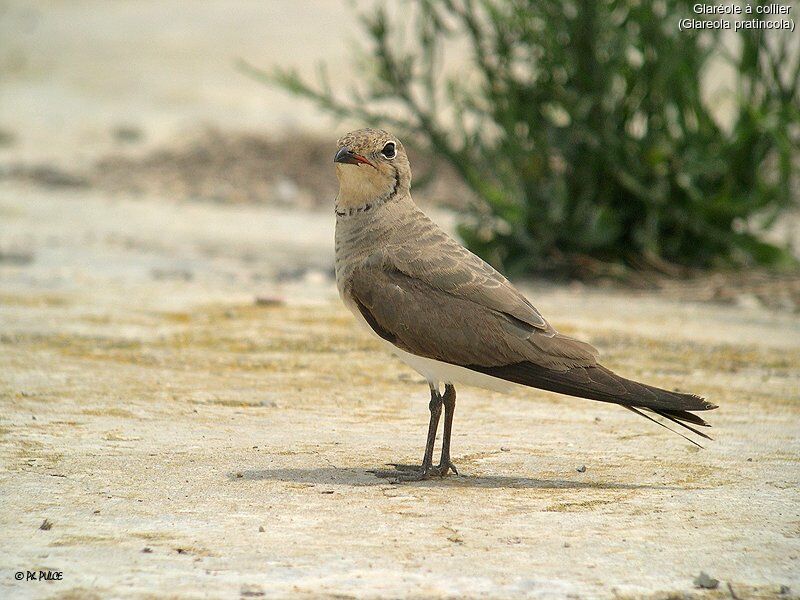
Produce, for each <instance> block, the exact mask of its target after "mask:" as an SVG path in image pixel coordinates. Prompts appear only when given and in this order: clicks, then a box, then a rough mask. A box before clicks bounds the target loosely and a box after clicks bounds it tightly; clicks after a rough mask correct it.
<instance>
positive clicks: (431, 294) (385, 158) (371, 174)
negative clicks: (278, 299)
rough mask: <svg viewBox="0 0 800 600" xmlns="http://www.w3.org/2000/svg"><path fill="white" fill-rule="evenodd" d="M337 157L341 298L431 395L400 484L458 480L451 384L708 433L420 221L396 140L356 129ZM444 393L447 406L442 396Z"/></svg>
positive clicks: (684, 405)
mask: <svg viewBox="0 0 800 600" xmlns="http://www.w3.org/2000/svg"><path fill="white" fill-rule="evenodd" d="M339 147H340V149H339V151H338V152H337V155H336V158H335V162H336V167H337V176H338V178H339V183H340V190H339V195H338V196H337V206H336V213H337V224H336V279H337V283H338V286H339V291H340V294H341V296H342V299H343V300H344V302H345V304H346V305H347V306H348V308H350V310H351V311H353V313H354V314H355V315H356V316H357V317H359V319H360V320H361V321H362V322H363V323H365V324H366V325H367V326H368V327H369V328H370V330H371V331H372V332H373V333H374V334H376V335H377V336H378V337H380V338H381V339H382V340H384V341H385V342H386V343H387V344H388V345H389V348H390V349H391V350H392V351H394V352H395V353H396V354H398V355H399V356H400V358H401V359H403V360H405V361H406V362H407V363H408V364H410V365H411V366H412V367H413V368H415V369H416V370H418V371H419V372H420V373H421V374H422V375H423V376H424V377H425V378H426V379H427V380H428V382H429V384H430V387H431V424H430V428H429V435H428V441H429V443H428V447H426V453H425V458H424V459H423V465H422V466H421V467H420V468H418V469H416V470H413V471H406V472H403V473H401V478H413V479H416V478H420V477H427V476H428V475H430V474H431V473H438V474H446V473H447V471H448V470H449V469H453V470H455V468H454V467H453V466H452V463H451V462H450V457H449V437H450V436H449V427H450V426H452V412H453V410H454V408H455V388H454V387H453V384H454V383H455V382H456V381H459V382H460V381H463V382H466V383H470V384H476V385H481V386H484V387H490V388H494V389H504V388H505V387H507V386H508V383H509V382H511V383H516V384H521V385H526V386H530V387H536V388H540V389H544V390H550V391H554V392H559V393H562V394H568V395H571V396H578V397H582V398H589V399H593V400H600V401H603V402H611V403H615V404H620V405H622V406H624V407H626V408H628V409H630V410H632V411H634V412H636V413H637V414H640V415H642V416H645V417H647V418H650V417H648V416H647V415H645V414H644V413H642V412H641V411H642V410H648V411H651V412H653V413H655V414H659V415H661V416H663V417H665V418H667V419H669V420H671V421H673V422H675V423H678V424H680V425H682V426H683V427H686V428H687V429H689V430H691V431H692V432H694V433H696V434H698V435H700V436H702V437H707V436H706V435H705V434H703V433H701V432H699V431H698V430H697V429H695V428H693V427H691V426H690V425H688V423H691V424H693V425H699V426H708V424H707V423H706V422H705V421H704V420H703V419H702V418H700V417H699V416H697V415H695V414H692V412H689V411H703V410H709V409H713V408H716V406H715V405H713V404H711V403H709V402H707V401H705V400H704V399H703V398H701V397H699V396H695V395H692V394H683V393H679V392H670V391H668V390H663V389H660V388H656V387H652V386H649V385H646V384H642V383H638V382H635V381H631V380H629V379H625V378H623V377H620V376H619V375H616V374H615V373H613V372H612V371H610V370H608V369H606V368H605V367H603V366H602V365H600V364H598V362H597V357H598V352H597V350H595V349H594V348H593V347H592V346H590V345H589V344H586V343H584V342H581V341H579V340H575V339H573V338H570V337H568V336H565V335H562V334H560V333H558V332H557V331H556V330H555V329H554V328H553V327H552V326H551V325H550V324H549V323H548V322H547V321H546V320H545V319H544V317H542V315H541V314H540V313H539V311H538V310H536V308H535V307H534V306H533V305H532V304H531V303H530V302H529V301H528V300H527V298H525V297H524V296H523V295H522V294H521V293H520V292H519V291H518V290H517V289H516V288H515V287H514V286H513V285H512V284H511V283H510V282H509V281H508V280H507V279H506V278H505V277H504V276H503V275H501V274H500V273H498V272H497V271H496V270H495V269H494V268H492V267H491V266H490V265H488V264H487V263H485V262H484V261H483V260H481V259H480V258H478V257H477V256H475V255H474V254H472V253H471V252H469V251H468V250H467V249H465V248H464V247H462V246H461V245H460V244H458V243H457V242H456V241H455V240H453V239H452V238H450V237H449V236H448V235H447V234H445V233H444V232H443V231H442V230H441V229H440V228H439V227H438V226H437V225H436V224H435V223H433V221H431V220H430V219H429V218H428V217H427V216H426V215H425V214H423V213H422V211H420V210H419V208H417V206H416V205H415V204H414V202H413V200H412V199H411V195H410V186H411V170H410V167H409V164H408V159H407V157H406V154H405V151H404V149H403V146H402V144H401V143H400V142H399V141H398V140H397V139H396V138H395V137H394V136H392V135H391V134H389V133H387V132H385V131H381V130H374V129H364V130H359V131H355V132H352V133H349V134H348V135H347V136H345V137H344V138H342V139H341V140H339ZM442 383H444V384H445V394H444V396H442V395H441V394H440V392H439V386H440V384H442ZM442 404H444V407H445V439H444V440H443V456H442V462H441V463H440V465H439V467H438V468H437V467H433V466H432V464H431V456H432V452H433V440H434V439H435V433H436V426H437V424H438V418H439V414H438V413H439V412H440V411H441V407H442ZM656 422H657V423H659V424H661V423H660V422H658V421H656ZM662 425H663V424H662ZM431 428H432V431H431ZM684 437H685V436H684ZM687 439H689V438H687ZM690 441H692V440H690ZM692 442H693V441H692ZM693 443H695V442H693ZM445 450H446V455H445Z"/></svg>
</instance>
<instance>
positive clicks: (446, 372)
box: [345, 302, 515, 393]
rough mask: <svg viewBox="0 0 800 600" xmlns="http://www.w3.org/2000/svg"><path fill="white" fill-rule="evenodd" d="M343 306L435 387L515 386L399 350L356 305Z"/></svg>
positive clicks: (496, 388)
mask: <svg viewBox="0 0 800 600" xmlns="http://www.w3.org/2000/svg"><path fill="white" fill-rule="evenodd" d="M345 306H347V308H348V309H350V312H352V313H353V316H355V318H356V321H358V322H359V323H360V324H361V326H362V327H364V328H365V329H366V330H367V331H369V332H370V333H371V334H372V335H373V336H374V337H375V338H376V339H378V340H380V342H381V344H382V345H383V346H384V347H385V348H386V349H387V350H389V351H390V352H391V353H392V354H394V355H395V356H397V357H398V358H399V359H400V360H402V361H403V362H404V363H406V364H407V365H408V366H409V367H411V368H412V369H414V370H415V371H416V372H417V373H419V374H420V375H422V376H423V377H424V378H425V379H427V380H428V383H430V384H431V385H433V386H436V388H437V389H438V388H439V384H441V383H452V384H456V383H462V384H464V385H470V386H474V387H479V388H484V389H487V390H493V391H495V392H503V393H510V392H511V391H512V390H513V389H514V387H515V385H514V384H513V383H511V382H510V381H505V380H504V379H498V378H497V377H492V376H491V375H485V374H483V373H478V372H477V371H472V370H471V369H465V368H464V367H459V366H457V365H452V364H450V363H446V362H442V361H440V360H434V359H432V358H424V357H422V356H417V355H416V354H411V353H409V352H406V351H405V350H401V349H400V348H398V347H397V346H395V345H394V344H392V343H391V342H389V341H387V340H385V339H383V338H382V337H381V336H379V335H378V334H377V333H375V331H374V330H373V329H372V327H370V326H369V323H367V321H366V319H364V316H363V315H362V314H361V311H360V310H358V307H356V306H354V305H352V304H351V303H350V302H345Z"/></svg>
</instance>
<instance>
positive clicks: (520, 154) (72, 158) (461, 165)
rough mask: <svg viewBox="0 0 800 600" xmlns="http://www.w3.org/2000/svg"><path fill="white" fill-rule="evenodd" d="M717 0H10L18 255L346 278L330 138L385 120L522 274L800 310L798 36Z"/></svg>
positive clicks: (190, 274) (0, 15)
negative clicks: (740, 26)
mask: <svg viewBox="0 0 800 600" xmlns="http://www.w3.org/2000/svg"><path fill="white" fill-rule="evenodd" d="M691 6H692V4H691V3H687V2H680V1H677V0H664V1H662V2H657V3H642V4H639V3H629V2H609V3H605V4H602V5H597V6H595V5H594V4H593V3H589V4H587V3H581V2H567V3H566V4H564V6H560V5H559V6H558V7H556V6H554V5H551V3H547V2H515V1H509V2H497V3H482V2H449V1H420V2H400V3H391V4H386V3H372V2H348V1H344V0H343V1H341V2H339V1H318V2H316V1H309V2H302V3H295V4H293V5H289V4H287V3H262V2H235V3H231V2H216V1H213V0H211V1H207V2H202V3H196V4H194V5H192V7H191V9H188V8H187V6H186V5H184V4H182V3H156V2H127V1H121V2H115V3H104V2H39V3H35V2H34V3H31V2H14V1H7V2H4V3H3V4H2V7H0V11H2V12H0V36H1V37H2V39H3V42H2V45H1V46H0V69H1V72H0V76H1V77H2V81H3V84H2V87H0V182H1V183H2V185H3V196H4V199H3V201H4V202H5V203H6V208H5V209H4V210H5V212H6V215H5V217H6V218H4V219H3V222H4V224H3V225H2V230H0V231H1V232H2V239H0V252H2V255H0V256H2V258H1V259H0V260H2V261H3V262H2V264H5V265H8V264H11V265H14V264H18V263H20V262H24V263H27V265H26V268H25V269H24V270H21V271H13V272H6V273H5V277H4V279H5V280H6V282H7V283H8V281H9V280H12V279H14V278H22V279H23V280H26V281H28V282H30V278H31V277H32V276H33V275H32V274H33V273H35V272H39V271H41V272H40V274H39V275H38V276H37V277H39V282H40V283H41V282H44V281H46V282H47V285H55V283H54V282H55V281H56V280H59V281H60V284H62V285H65V286H69V285H73V284H74V282H75V281H76V277H78V276H81V277H89V278H90V279H91V278H92V277H94V276H95V275H96V274H95V273H93V269H100V268H101V265H99V264H93V265H90V264H83V265H80V263H81V262H83V261H82V260H77V259H79V258H81V259H85V260H86V261H88V263H92V262H102V263H103V265H102V269H103V270H104V274H103V276H104V277H105V276H107V275H113V276H114V278H117V279H119V278H125V277H143V278H148V277H150V278H153V277H155V278H167V279H169V278H178V279H179V280H184V279H186V280H192V281H195V282H197V281H198V280H203V279H204V277H208V278H211V280H212V281H216V279H215V278H218V277H219V278H221V279H220V281H223V280H226V281H227V280H236V281H238V282H239V283H242V284H243V285H244V286H245V288H247V289H248V293H249V292H251V291H253V285H252V284H253V282H255V287H259V286H262V287H263V282H264V281H266V280H269V281H271V282H275V281H280V282H290V281H296V280H303V279H304V278H305V279H306V280H309V281H314V282H316V283H322V282H324V281H327V282H328V283H330V279H331V276H332V274H331V269H330V264H331V256H330V248H331V236H332V227H333V223H332V219H331V218H330V207H331V204H332V201H333V197H334V195H335V192H336V185H335V178H334V176H333V172H332V169H331V166H330V164H329V163H330V156H331V153H332V151H333V150H335V148H334V145H335V140H336V139H337V137H339V136H340V135H341V134H342V133H343V132H345V131H347V130H348V129H351V128H355V127H360V126H364V125H367V124H369V125H374V126H379V127H384V128H387V129H390V130H393V131H394V132H396V133H398V135H401V136H402V137H403V139H404V140H405V141H406V143H407V145H409V146H410V147H411V151H412V165H414V167H415V169H414V171H415V197H416V198H417V199H418V201H419V202H420V203H421V204H423V205H424V206H425V207H426V208H428V209H433V210H434V211H435V212H436V211H437V210H438V211H439V212H438V213H437V218H438V219H439V220H440V221H441V222H443V224H444V225H445V226H446V227H447V228H448V229H449V230H450V231H452V232H454V233H457V234H458V235H459V236H460V238H461V239H462V240H463V241H464V242H465V243H467V244H468V245H469V247H470V248H471V249H473V250H474V251H476V252H478V253H479V254H480V255H481V256H483V257H484V258H486V259H487V260H488V261H490V262H491V263H493V264H494V265H495V266H497V267H499V268H502V269H503V270H505V271H506V272H509V273H511V274H512V275H513V276H515V277H517V278H519V277H544V278H546V279H548V280H550V281H573V280H575V281H581V282H587V283H591V284H599V285H604V286H609V285H612V286H614V285H621V286H623V287H627V288H633V289H645V290H659V291H663V292H664V293H667V294H677V295H678V296H682V295H687V297H691V298H693V299H711V300H717V301H722V302H728V303H730V302H737V301H739V300H741V298H745V300H743V301H744V302H753V301H755V302H758V303H767V304H768V305H769V306H771V307H783V308H784V309H789V310H790V311H795V310H797V308H798V295H799V294H800V292H798V283H797V256H798V248H800V244H799V243H798V237H799V236H800V234H798V231H799V230H800V228H799V227H798V226H797V223H798V219H797V205H798V201H797V197H798V175H797V174H798V147H799V144H800V142H799V141H798V140H799V139H800V131H798V129H800V125H798V123H800V116H799V111H800V109H799V108H798V106H800V102H799V101H798V85H799V84H798V73H799V72H800V67H798V64H799V63H800V57H799V55H800V52H799V51H798V43H797V36H793V35H792V34H791V32H790V31H774V30H756V31H749V32H744V33H742V32H737V33H735V34H734V33H733V32H725V31H719V30H711V31H708V30H693V31H691V30H687V31H683V32H681V31H679V30H678V22H679V20H680V19H681V18H683V17H686V16H690V17H692V16H693V17H697V15H693V13H692V12H691ZM772 18H773V19H776V18H778V17H772ZM731 22H733V21H731ZM23 198H24V199H23ZM68 198H69V199H73V200H77V201H67V202H65V201H64V200H66V199H68ZM110 201H113V202H114V204H109V202H110ZM17 203H22V204H24V206H25V207H26V209H25V210H26V211H30V212H29V214H30V215H35V216H32V217H31V219H30V220H27V219H26V218H25V217H19V218H20V219H22V220H21V221H19V220H17V221H15V220H14V219H12V218H9V216H10V214H13V213H14V212H15V208H14V205H16V204H17ZM9 204H11V205H12V206H9ZM300 223H302V226H300V227H299V226H298V224H300ZM67 224H69V226H68V227H67ZM53 231H57V232H59V233H60V235H59V236H53V235H52V233H53ZM55 238H58V240H56V239H55ZM48 240H49V241H48ZM109 240H112V241H113V240H116V241H113V243H112V242H110V241H109ZM70 253H74V254H73V255H70ZM51 269H56V271H53V272H51ZM74 269H78V270H80V269H85V270H88V271H86V272H75V271H73V270H74ZM54 272H55V273H57V274H56V275H54V274H53V273H54ZM212 287H214V286H212ZM259 289H260V288H259ZM307 291H308V290H307ZM737 299H738V300H737ZM754 299H755V300H754Z"/></svg>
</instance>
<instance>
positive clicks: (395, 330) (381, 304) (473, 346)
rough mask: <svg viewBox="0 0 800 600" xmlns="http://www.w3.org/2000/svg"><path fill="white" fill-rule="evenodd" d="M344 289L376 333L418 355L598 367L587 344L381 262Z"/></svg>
mask: <svg viewBox="0 0 800 600" xmlns="http://www.w3.org/2000/svg"><path fill="white" fill-rule="evenodd" d="M348 287H349V293H350V295H351V297H352V300H353V301H354V303H355V304H356V306H357V307H358V309H359V311H360V312H361V314H362V315H363V316H364V319H365V320H366V321H367V323H369V325H370V326H371V327H372V329H373V330H374V331H375V332H376V333H377V334H378V335H380V336H381V337H382V338H384V339H386V340H388V341H390V342H391V343H393V344H394V345H395V346H397V347H398V348H400V349H402V350H405V351H406V352H410V353H412V354H416V355H418V356H424V357H426V358H432V359H435V360H440V361H443V362H448V363H451V364H456V365H462V366H474V367H494V366H503V365H509V364H514V363H519V362H522V361H527V362H530V363H533V364H535V365H540V366H542V367H545V368H547V369H555V370H565V369H571V368H574V367H586V366H594V365H595V364H596V351H595V350H594V348H592V347H591V346H590V345H589V344H585V343H583V342H580V341H578V340H574V339H572V338H569V337H566V336H562V335H560V334H558V333H557V332H555V330H553V329H552V328H550V329H549V331H542V330H540V329H538V328H536V327H531V326H530V325H529V324H528V323H527V321H523V320H521V319H519V318H517V317H516V315H513V314H509V313H506V312H504V311H502V310H498V309H496V308H494V307H492V306H487V305H485V304H482V303H481V302H479V301H475V300H473V299H470V298H466V297H464V296H460V295H457V294H451V293H448V292H445V291H442V290H441V289H439V288H438V287H434V286H431V285H430V284H428V283H427V282H425V281H423V280H421V279H418V278H416V277H411V276H409V275H408V274H406V273H404V272H402V271H400V270H398V269H395V268H391V267H387V266H386V265H385V264H380V263H377V262H375V261H367V262H366V263H365V264H363V265H362V266H361V267H359V268H357V269H356V270H355V271H354V272H353V275H352V278H351V280H350V284H349V286H348ZM473 297H475V296H473Z"/></svg>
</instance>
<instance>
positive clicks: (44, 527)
mask: <svg viewBox="0 0 800 600" xmlns="http://www.w3.org/2000/svg"><path fill="white" fill-rule="evenodd" d="M52 526H53V524H52V523H51V522H50V521H49V520H48V519H45V520H44V521H42V524H41V525H39V529H41V530H42V531H50V528H51V527H52Z"/></svg>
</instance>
